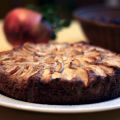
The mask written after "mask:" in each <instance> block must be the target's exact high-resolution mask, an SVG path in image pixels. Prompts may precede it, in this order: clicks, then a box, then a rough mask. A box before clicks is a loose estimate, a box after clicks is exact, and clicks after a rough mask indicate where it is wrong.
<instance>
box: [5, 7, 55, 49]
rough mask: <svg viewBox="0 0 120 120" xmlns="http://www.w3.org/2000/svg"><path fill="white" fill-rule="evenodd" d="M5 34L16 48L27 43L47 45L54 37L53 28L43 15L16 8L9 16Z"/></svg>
mask: <svg viewBox="0 0 120 120" xmlns="http://www.w3.org/2000/svg"><path fill="white" fill-rule="evenodd" d="M4 32H5V34H6V37H7V39H8V41H9V42H10V43H11V44H12V45H13V46H15V47H16V46H20V45H22V44H24V43H25V42H33V43H46V42H48V41H49V40H50V38H51V35H53V30H52V27H51V26H50V25H49V24H48V22H47V21H46V20H45V19H44V17H43V15H42V14H40V13H38V12H35V11H32V10H29V9H24V8H16V9H14V10H12V11H11V12H9V13H8V14H7V16H6V17H5V20H4Z"/></svg>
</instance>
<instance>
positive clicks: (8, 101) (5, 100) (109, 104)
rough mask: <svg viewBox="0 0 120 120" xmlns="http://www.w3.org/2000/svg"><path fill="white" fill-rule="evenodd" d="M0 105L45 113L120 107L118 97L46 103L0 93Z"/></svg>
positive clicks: (79, 111)
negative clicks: (78, 103) (54, 103)
mask: <svg viewBox="0 0 120 120" xmlns="http://www.w3.org/2000/svg"><path fill="white" fill-rule="evenodd" d="M0 105H1V106H4V107H9V108H13V109H19V110H26V111H33V112H46V113H86V112H98V111H106V110H113V109H120V98H117V99H114V100H110V101H106V102H101V103H95V104H87V105H47V104H45V105H44V104H35V103H28V102H23V101H19V100H15V99H12V98H9V97H6V96H4V95H1V94H0Z"/></svg>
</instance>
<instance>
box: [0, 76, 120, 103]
mask: <svg viewBox="0 0 120 120" xmlns="http://www.w3.org/2000/svg"><path fill="white" fill-rule="evenodd" d="M0 90H1V91H2V93H3V94H5V95H7V96H9V97H12V98H15V99H19V100H23V101H27V102H34V103H41V104H66V105H67V104H87V103H95V102H102V101H106V100H110V99H114V98H117V97H119V96H120V75H117V76H113V77H112V78H111V77H107V78H106V79H102V78H100V77H96V80H95V81H93V82H91V83H90V85H89V86H88V87H87V88H86V87H85V86H84V85H83V83H82V82H80V81H71V82H68V81H65V80H62V81H61V80H60V79H56V80H54V81H51V82H49V83H47V84H46V83H44V82H42V81H40V79H39V78H38V77H37V76H36V77H32V78H31V79H30V80H29V82H28V83H27V84H22V86H20V85H19V84H18V83H15V82H13V81H11V80H10V79H9V78H7V77H6V76H4V75H3V74H0Z"/></svg>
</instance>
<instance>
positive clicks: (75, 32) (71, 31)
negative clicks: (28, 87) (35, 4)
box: [0, 22, 120, 120]
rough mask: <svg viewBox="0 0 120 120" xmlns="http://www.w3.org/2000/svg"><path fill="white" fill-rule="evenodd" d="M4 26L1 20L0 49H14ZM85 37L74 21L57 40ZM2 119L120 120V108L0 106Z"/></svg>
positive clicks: (77, 39)
mask: <svg viewBox="0 0 120 120" xmlns="http://www.w3.org/2000/svg"><path fill="white" fill-rule="evenodd" d="M2 27H3V22H0V51H4V50H9V49H12V46H11V45H10V44H9V43H8V42H7V41H6V38H5V36H4V32H3V28H2ZM85 39H86V37H85V35H84V34H83V32H82V30H81V28H80V27H79V26H78V23H76V22H73V24H72V25H71V26H70V28H66V29H64V30H62V31H60V32H59V33H58V38H57V41H58V42H64V41H66V42H74V41H79V40H85ZM73 40H74V41H73ZM0 120H120V109H118V110H112V111H106V112H96V113H84V114H47V113H34V112H27V111H21V110H14V109H9V108H5V107H1V106H0Z"/></svg>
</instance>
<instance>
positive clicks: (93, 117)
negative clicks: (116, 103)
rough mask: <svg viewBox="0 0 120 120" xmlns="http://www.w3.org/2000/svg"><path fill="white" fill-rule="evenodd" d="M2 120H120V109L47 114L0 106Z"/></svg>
mask: <svg viewBox="0 0 120 120" xmlns="http://www.w3.org/2000/svg"><path fill="white" fill-rule="evenodd" d="M0 120H120V109H119V110H113V111H106V112H96V113H84V114H46V113H34V112H26V111H19V110H13V109H8V108H4V107H0Z"/></svg>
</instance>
